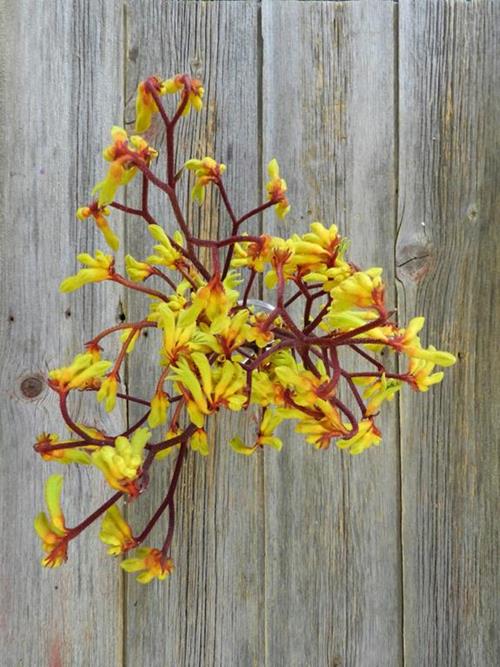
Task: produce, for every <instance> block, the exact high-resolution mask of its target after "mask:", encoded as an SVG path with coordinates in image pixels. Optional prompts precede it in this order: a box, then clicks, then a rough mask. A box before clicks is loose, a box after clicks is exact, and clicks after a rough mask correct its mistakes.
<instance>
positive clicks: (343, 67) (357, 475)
mask: <svg viewBox="0 0 500 667" xmlns="http://www.w3.org/2000/svg"><path fill="white" fill-rule="evenodd" d="M394 11H395V7H394V5H393V4H392V3H381V2H366V1H362V2H349V3H336V2H324V3H323V2H307V3H305V2H265V3H264V4H263V38H264V56H263V103H264V106H263V127H264V150H263V158H264V165H265V164H266V163H267V161H268V160H269V159H270V158H271V157H273V156H275V157H277V159H278V161H279V163H280V165H281V167H282V173H283V176H284V178H286V180H287V183H288V186H289V194H290V201H291V203H292V212H291V214H290V216H289V218H288V219H287V220H286V221H285V222H284V223H279V224H277V223H276V222H275V219H274V217H273V216H274V213H273V212H272V211H270V212H266V214H265V216H264V228H265V229H267V230H269V229H273V230H274V232H275V233H279V234H284V235H290V234H291V233H293V232H296V233H299V234H301V233H304V232H305V231H307V229H308V227H309V223H310V222H312V221H313V220H317V219H319V220H321V221H323V222H324V223H325V224H327V225H330V224H332V223H333V222H335V223H336V224H337V225H338V226H339V228H340V231H341V233H342V234H343V235H346V236H348V237H350V238H351V239H352V245H351V250H350V257H351V258H352V260H353V261H355V262H356V263H359V264H360V265H361V266H381V267H384V271H385V276H386V281H387V284H388V286H389V300H391V295H390V294H391V292H392V291H393V289H392V288H391V286H392V285H393V275H394V270H393V267H394V230H395V222H394V221H395V218H394V214H395V174H396V168H395V141H394V137H395V111H394V59H395V51H394V50H395V45H394V25H393V21H394ZM264 165H263V166H264ZM384 408H385V406H384ZM388 408H389V409H388V410H385V409H384V413H385V414H384V416H383V417H382V418H380V419H381V422H380V423H381V428H382V432H383V434H384V443H383V446H382V447H381V448H380V449H376V450H375V449H374V450H369V451H367V452H365V453H364V454H363V455H362V456H359V457H356V458H355V459H352V458H350V457H349V455H348V454H345V453H342V452H340V451H338V450H336V449H335V448H334V447H333V448H332V449H330V450H329V451H326V452H317V451H314V450H313V449H312V448H309V446H308V445H306V444H305V443H304V442H303V441H302V440H301V439H300V437H299V436H297V435H294V434H293V433H290V434H289V437H287V438H286V440H285V441H286V443H287V445H286V447H285V448H284V450H283V452H282V453H281V455H280V457H279V458H278V457H276V460H272V459H271V458H270V457H266V466H265V473H266V474H265V506H266V566H267V573H266V640H267V653H266V664H268V665H278V664H289V665H294V666H297V667H298V666H300V665H311V666H312V665H314V666H316V665H321V666H326V665H349V666H354V665H360V666H363V667H365V666H367V665H399V664H401V660H402V637H401V634H402V633H401V621H402V610H401V583H400V582H401V572H400V514H399V502H400V489H399V454H398V429H397V416H396V409H395V406H393V405H389V406H388Z"/></svg>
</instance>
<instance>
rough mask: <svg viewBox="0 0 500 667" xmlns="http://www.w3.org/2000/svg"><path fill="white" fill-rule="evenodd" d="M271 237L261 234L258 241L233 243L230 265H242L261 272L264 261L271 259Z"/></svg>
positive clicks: (238, 266)
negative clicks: (232, 255)
mask: <svg viewBox="0 0 500 667" xmlns="http://www.w3.org/2000/svg"><path fill="white" fill-rule="evenodd" d="M271 243H272V238H271V237H270V236H268V235H267V234H263V235H262V236H261V237H260V239H259V241H258V242H257V241H251V242H250V243H247V242H243V243H235V245H234V257H233V259H232V260H231V266H234V267H237V268H240V267H242V266H245V267H247V268H248V269H252V270H253V271H257V272H258V273H262V272H263V271H264V268H265V265H266V263H268V262H270V261H271V249H272V246H271Z"/></svg>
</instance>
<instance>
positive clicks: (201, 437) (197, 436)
mask: <svg viewBox="0 0 500 667" xmlns="http://www.w3.org/2000/svg"><path fill="white" fill-rule="evenodd" d="M189 444H190V445H191V449H192V450H193V452H198V453H199V454H201V456H208V454H209V448H208V439H207V432H206V431H205V429H203V428H197V429H196V431H195V432H194V433H193V435H192V436H191V440H190V442H189Z"/></svg>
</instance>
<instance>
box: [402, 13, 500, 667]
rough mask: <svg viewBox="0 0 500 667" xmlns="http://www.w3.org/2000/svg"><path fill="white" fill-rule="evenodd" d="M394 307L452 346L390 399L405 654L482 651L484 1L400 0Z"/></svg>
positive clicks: (486, 487)
mask: <svg viewBox="0 0 500 667" xmlns="http://www.w3.org/2000/svg"><path fill="white" fill-rule="evenodd" d="M399 11H400V40H399V54H400V75H399V82H400V96H399V97H400V131H399V136H400V164H399V174H400V196H399V202H398V209H399V219H400V229H399V236H398V244H397V264H398V265H399V269H398V276H399V281H400V290H399V292H400V298H399V302H400V312H401V315H402V317H404V318H406V319H408V318H409V317H410V316H411V314H413V313H420V314H423V315H425V316H426V318H427V329H426V337H427V336H428V340H429V341H432V342H436V343H437V344H438V345H439V346H440V347H442V348H443V349H447V350H452V351H453V352H454V353H455V354H457V355H458V357H459V361H458V364H457V366H455V367H454V368H453V369H451V372H450V373H448V374H447V377H446V378H445V381H444V382H443V383H442V385H440V386H439V387H438V388H435V389H434V391H430V392H429V394H428V395H427V396H413V395H408V394H406V395H405V397H404V400H403V402H402V406H401V441H402V488H403V563H404V610H405V623H404V636H405V656H406V661H407V664H409V665H477V666H478V667H479V666H481V667H482V666H483V665H488V666H489V665H494V664H496V663H497V661H498V655H499V654H500V650H499V645H498V631H497V628H498V589H499V586H498V584H499V580H498V511H499V509H500V507H499V503H498V488H499V481H500V478H499V458H498V445H499V444H500V441H499V437H498V432H499V429H498V427H499V419H498V409H496V408H495V406H498V405H499V403H500V393H499V388H498V387H499V385H498V382H497V377H498V373H499V371H500V368H499V356H498V354H497V352H496V345H497V343H496V336H497V328H498V322H499V321H500V317H499V316H500V302H499V299H498V286H499V283H500V281H499V278H500V274H499V271H498V266H499V263H500V262H499V260H500V243H499V222H500V221H499V210H500V209H499V206H498V204H499V201H498V190H499V187H498V186H499V173H500V170H499V166H500V165H499V150H498V148H499V138H500V133H499V124H498V109H499V101H500V100H499V95H498V89H499V65H498V63H499V62H500V58H499V56H500V53H499V48H498V44H499V34H498V32H499V30H498V27H499V25H500V7H499V5H498V3H494V2H488V1H484V2H470V3H468V2H445V3H441V2H437V1H435V0H433V1H431V2H426V3H413V2H408V1H406V0H405V1H403V2H400V6H399Z"/></svg>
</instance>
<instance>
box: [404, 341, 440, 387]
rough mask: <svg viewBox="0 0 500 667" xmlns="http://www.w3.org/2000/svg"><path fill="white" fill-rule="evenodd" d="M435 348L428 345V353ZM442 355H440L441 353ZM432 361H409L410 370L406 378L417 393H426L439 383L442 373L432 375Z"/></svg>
mask: <svg viewBox="0 0 500 667" xmlns="http://www.w3.org/2000/svg"><path fill="white" fill-rule="evenodd" d="M434 350H435V348H434V347H433V346H432V345H430V346H429V351H430V352H431V353H432V352H433V351H434ZM441 354H442V353H441ZM434 365H435V364H434V362H433V361H425V359H410V368H409V370H408V373H407V375H406V378H407V379H408V380H409V381H410V382H411V383H412V386H413V387H414V388H415V389H418V391H428V390H429V387H431V386H432V385H433V384H437V383H438V382H441V380H442V379H443V376H444V373H443V372H442V371H440V372H439V373H432V371H433V369H434Z"/></svg>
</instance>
